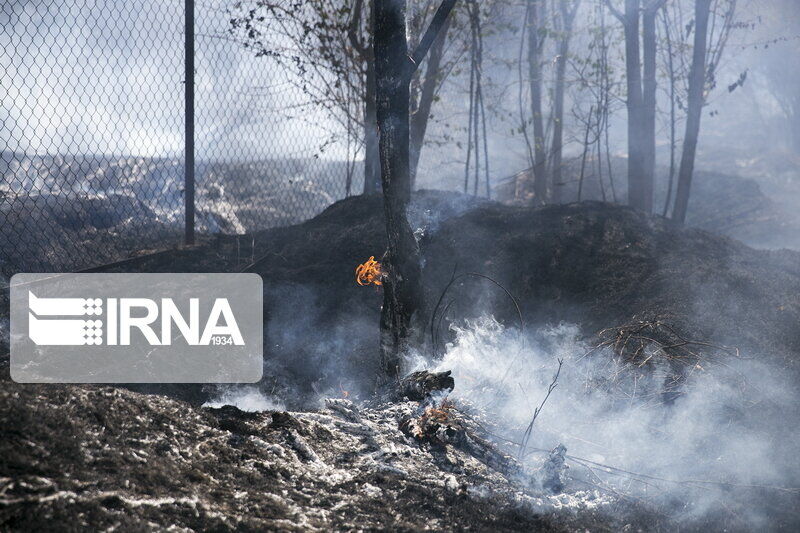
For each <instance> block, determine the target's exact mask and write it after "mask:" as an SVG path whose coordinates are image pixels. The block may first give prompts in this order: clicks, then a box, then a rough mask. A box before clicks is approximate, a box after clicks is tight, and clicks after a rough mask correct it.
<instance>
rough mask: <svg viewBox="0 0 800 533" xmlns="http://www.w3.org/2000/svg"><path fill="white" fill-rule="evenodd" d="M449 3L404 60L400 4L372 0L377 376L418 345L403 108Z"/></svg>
mask: <svg viewBox="0 0 800 533" xmlns="http://www.w3.org/2000/svg"><path fill="white" fill-rule="evenodd" d="M453 4H455V0H445V2H443V3H442V5H441V6H440V7H439V9H438V10H437V12H436V14H435V15H434V18H433V21H432V22H431V25H430V27H429V28H428V31H427V32H426V34H425V35H424V37H423V38H422V40H421V41H420V45H419V47H418V48H417V50H416V51H415V52H414V54H413V57H410V56H409V53H408V52H409V51H408V41H407V40H406V0H377V1H376V2H375V3H374V5H375V15H374V23H373V42H374V50H375V76H376V78H375V79H376V84H375V87H376V94H375V96H376V111H377V120H378V131H379V132H380V138H379V153H380V163H381V183H382V185H383V204H384V214H385V217H386V234H387V237H388V243H389V249H388V250H387V252H386V255H385V258H384V269H385V273H386V276H385V277H384V284H383V309H382V310H381V346H380V348H381V370H382V375H381V378H382V379H383V380H396V379H397V378H398V377H399V375H400V370H401V368H400V366H401V361H402V356H403V354H404V352H405V351H406V350H407V349H408V348H409V347H410V346H413V345H415V344H418V342H419V339H420V338H421V336H422V331H423V328H422V327H421V324H418V321H419V320H420V317H419V313H420V310H421V309H422V307H423V291H422V279H421V277H422V276H421V270H422V268H421V262H420V252H419V247H418V245H417V241H416V239H415V238H414V233H413V232H412V230H411V226H410V225H409V223H408V217H407V215H406V210H407V208H408V203H409V201H410V198H411V171H410V144H409V143H410V139H409V136H410V124H409V114H410V113H409V104H410V100H411V95H410V89H409V86H410V81H411V76H412V74H413V73H414V70H415V68H416V66H417V65H419V63H420V62H421V61H422V59H423V58H424V57H425V55H426V54H427V51H428V50H429V49H430V47H431V45H432V44H433V41H434V40H435V38H436V36H437V35H438V30H440V29H441V27H442V26H443V25H444V23H445V21H446V20H447V17H448V15H449V13H450V11H451V10H452V8H453Z"/></svg>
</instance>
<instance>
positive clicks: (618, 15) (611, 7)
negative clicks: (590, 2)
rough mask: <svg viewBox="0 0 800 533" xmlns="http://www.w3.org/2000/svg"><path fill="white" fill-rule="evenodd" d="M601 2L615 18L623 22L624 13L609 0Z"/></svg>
mask: <svg viewBox="0 0 800 533" xmlns="http://www.w3.org/2000/svg"><path fill="white" fill-rule="evenodd" d="M603 3H604V4H605V5H606V7H607V8H608V10H609V11H611V14H612V15H614V17H616V18H617V20H619V21H620V22H622V23H623V24H625V15H623V14H622V12H621V11H620V10H619V9H617V8H616V7H614V5H613V4H612V3H611V0H604V1H603Z"/></svg>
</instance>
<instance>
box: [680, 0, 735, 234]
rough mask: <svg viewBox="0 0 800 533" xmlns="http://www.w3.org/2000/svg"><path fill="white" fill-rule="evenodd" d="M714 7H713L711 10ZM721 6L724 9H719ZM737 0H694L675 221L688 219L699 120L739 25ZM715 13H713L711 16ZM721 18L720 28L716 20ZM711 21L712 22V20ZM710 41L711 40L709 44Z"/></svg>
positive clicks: (698, 135)
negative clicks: (724, 52)
mask: <svg viewBox="0 0 800 533" xmlns="http://www.w3.org/2000/svg"><path fill="white" fill-rule="evenodd" d="M712 8H713V9H712ZM720 9H722V11H721V12H720V11H718V10H720ZM735 12H736V0H695V6H694V45H693V48H692V64H691V67H690V70H689V92H688V98H687V109H686V133H685V134H684V137H683V151H682V153H681V163H680V167H679V169H678V188H677V191H676V193H675V207H674V209H673V211H672V220H673V221H675V222H676V223H678V224H681V225H682V224H684V223H685V222H686V213H687V211H688V208H689V196H690V193H691V187H692V176H693V174H694V163H695V158H696V156H697V142H698V140H699V137H700V121H701V118H702V115H703V107H704V106H705V103H706V98H707V93H708V91H710V90H712V89H713V88H714V87H715V86H716V69H717V66H718V65H719V62H720V60H721V58H722V55H723V51H724V50H725V45H726V44H727V41H728V37H729V36H730V33H731V31H732V30H733V28H734V27H736V22H735V20H734V14H735ZM712 15H713V16H712ZM718 20H719V21H720V24H719V27H717V26H718V25H717V21H718ZM709 21H711V24H710V23H709ZM709 43H711V44H710V45H709Z"/></svg>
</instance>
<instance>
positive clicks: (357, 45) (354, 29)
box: [347, 0, 367, 56]
mask: <svg viewBox="0 0 800 533" xmlns="http://www.w3.org/2000/svg"><path fill="white" fill-rule="evenodd" d="M363 8H364V0H356V5H355V7H354V8H353V18H352V19H350V24H349V26H348V28H347V37H348V38H349V39H350V44H352V45H353V48H354V49H355V50H356V52H358V53H359V54H360V55H362V56H363V55H364V54H365V53H366V51H367V47H366V46H365V45H364V43H363V42H361V41H360V40H359V38H358V28H359V26H361V10H362V9H363Z"/></svg>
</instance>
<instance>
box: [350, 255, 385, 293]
mask: <svg viewBox="0 0 800 533" xmlns="http://www.w3.org/2000/svg"><path fill="white" fill-rule="evenodd" d="M381 277H383V270H381V264H380V263H379V262H377V261H375V256H374V255H372V256H370V258H369V259H368V260H367V262H366V263H363V264H361V265H358V266H357V267H356V283H358V284H359V285H362V286H366V285H383V283H381Z"/></svg>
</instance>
